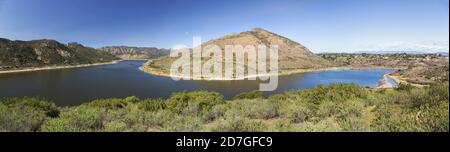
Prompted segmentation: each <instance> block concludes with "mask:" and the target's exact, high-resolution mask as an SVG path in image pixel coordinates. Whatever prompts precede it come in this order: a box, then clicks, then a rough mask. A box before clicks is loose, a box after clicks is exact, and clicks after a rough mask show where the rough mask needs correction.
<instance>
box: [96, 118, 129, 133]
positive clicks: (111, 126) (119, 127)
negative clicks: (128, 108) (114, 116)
mask: <svg viewBox="0 0 450 152" xmlns="http://www.w3.org/2000/svg"><path fill="white" fill-rule="evenodd" d="M127 128H128V126H127V124H126V123H125V122H122V121H117V120H116V121H111V122H109V123H106V124H105V127H104V128H103V129H102V131H104V132H123V131H126V130H127Z"/></svg>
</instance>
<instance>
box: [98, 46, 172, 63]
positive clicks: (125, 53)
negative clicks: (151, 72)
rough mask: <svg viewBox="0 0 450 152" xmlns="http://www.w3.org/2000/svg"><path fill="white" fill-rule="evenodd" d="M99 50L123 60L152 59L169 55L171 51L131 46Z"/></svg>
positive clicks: (109, 47) (108, 47)
mask: <svg viewBox="0 0 450 152" xmlns="http://www.w3.org/2000/svg"><path fill="white" fill-rule="evenodd" d="M99 50H101V51H104V52H107V53H110V54H112V55H114V56H116V57H119V58H121V59H125V60H129V59H152V58H157V57H161V56H165V55H168V54H169V53H170V50H169V49H158V48H154V47H129V46H106V47H102V48H99Z"/></svg>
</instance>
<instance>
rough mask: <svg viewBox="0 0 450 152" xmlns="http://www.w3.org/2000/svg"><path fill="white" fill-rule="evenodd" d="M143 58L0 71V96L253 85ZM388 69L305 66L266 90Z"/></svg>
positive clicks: (70, 96) (367, 81) (362, 79)
mask: <svg viewBox="0 0 450 152" xmlns="http://www.w3.org/2000/svg"><path fill="white" fill-rule="evenodd" d="M142 64H144V61H123V62H119V63H117V64H111V65H103V66H95V67H86V68H75V69H60V70H49V71H38V72H27V73H13V74H0V98H3V97H23V96H29V97H30V96H32V97H41V98H46V99H50V100H53V101H54V102H56V104H58V105H77V104H80V103H83V102H86V101H90V100H92V99H98V98H110V97H119V98H123V97H128V96H137V97H139V98H159V97H163V98H166V97H168V96H169V95H170V94H171V93H172V92H176V91H183V90H188V91H192V90H210V91H217V92H220V93H222V94H223V95H224V96H225V97H226V98H231V97H233V96H234V95H236V94H238V93H241V92H247V91H252V90H257V89H258V87H259V82H257V81H248V80H247V81H245V80H243V81H209V82H207V81H173V80H172V79H171V78H168V77H160V76H154V75H150V74H147V73H144V72H142V71H140V70H139V69H138V68H139V67H140V66H141V65H142ZM390 71H392V70H335V71H322V72H310V73H303V74H295V75H289V76H282V77H279V84H278V89H277V90H276V91H273V92H266V93H265V94H266V95H269V94H273V93H279V92H283V91H286V90H290V89H304V88H311V87H314V86H316V85H318V84H324V85H327V84H330V83H356V84H359V85H361V86H376V85H377V84H378V81H379V80H380V78H381V76H382V75H383V74H384V73H387V72H390Z"/></svg>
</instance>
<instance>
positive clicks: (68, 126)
mask: <svg viewBox="0 0 450 152" xmlns="http://www.w3.org/2000/svg"><path fill="white" fill-rule="evenodd" d="M0 131H30V132H34V131H36V132H129V131H132V132H154V131H219V132H221V131H231V132H234V131H239V132H241V131H249V132H255V131H275V132H279V131H280V132H297V131H302V132H303V131H306V132H336V131H374V132H406V131H408V132H409V131H414V132H416V131H417V132H448V131H449V88H448V83H436V84H432V85H431V86H428V87H414V86H410V85H400V87H399V88H396V89H394V90H385V89H368V88H363V87H360V86H358V85H354V84H332V85H329V86H320V85H319V86H316V87H315V88H312V89H306V90H292V91H288V92H285V93H281V94H277V95H272V96H269V97H264V96H263V95H262V93H261V92H257V91H253V92H249V93H247V94H246V93H243V94H239V95H237V96H236V97H234V98H233V99H232V100H225V99H224V97H223V96H222V95H221V94H220V93H216V92H208V91H196V92H178V93H173V94H172V95H171V96H170V97H169V98H167V99H139V98H137V97H128V98H124V99H99V100H94V101H91V102H87V103H84V104H81V105H78V106H72V107H59V106H56V105H55V104H54V103H52V102H51V101H48V100H44V99H37V98H28V97H25V98H5V99H2V100H1V102H0Z"/></svg>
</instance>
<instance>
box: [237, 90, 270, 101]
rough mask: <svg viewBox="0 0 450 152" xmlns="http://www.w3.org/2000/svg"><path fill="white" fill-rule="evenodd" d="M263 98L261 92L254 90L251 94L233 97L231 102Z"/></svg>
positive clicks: (246, 93)
mask: <svg viewBox="0 0 450 152" xmlns="http://www.w3.org/2000/svg"><path fill="white" fill-rule="evenodd" d="M261 98H263V93H262V92H261V91H258V90H255V91H251V92H244V93H240V94H238V95H236V96H234V97H233V100H237V99H261Z"/></svg>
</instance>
